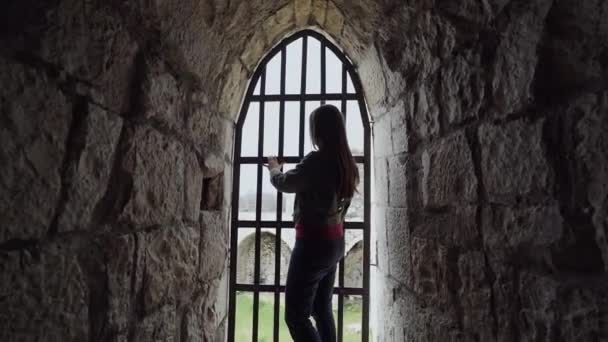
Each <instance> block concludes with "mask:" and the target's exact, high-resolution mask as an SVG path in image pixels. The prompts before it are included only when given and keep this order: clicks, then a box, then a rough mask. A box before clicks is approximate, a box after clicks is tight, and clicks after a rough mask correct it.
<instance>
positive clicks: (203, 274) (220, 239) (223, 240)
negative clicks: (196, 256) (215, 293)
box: [199, 210, 228, 281]
mask: <svg viewBox="0 0 608 342" xmlns="http://www.w3.org/2000/svg"><path fill="white" fill-rule="evenodd" d="M200 225H201V234H200V235H201V247H200V250H201V251H205V259H203V260H201V261H200V270H199V277H200V279H202V280H203V281H209V280H211V279H216V278H219V277H220V276H221V274H222V272H223V271H224V269H225V268H224V266H225V262H226V260H227V257H228V234H227V232H228V226H227V222H226V220H225V216H224V213H223V212H221V211H207V210H203V211H201V218H200Z"/></svg>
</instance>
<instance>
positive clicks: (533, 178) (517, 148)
mask: <svg viewBox="0 0 608 342" xmlns="http://www.w3.org/2000/svg"><path fill="white" fill-rule="evenodd" d="M543 123H544V120H542V119H541V120H538V121H536V122H526V121H524V120H523V119H520V120H517V121H513V122H509V123H507V124H505V125H503V126H495V125H490V124H484V125H482V126H481V127H480V128H479V132H478V134H479V143H480V145H481V173H482V175H483V182H484V186H485V189H486V191H487V194H488V198H489V200H490V201H491V202H494V203H512V202H513V201H514V200H515V199H516V198H517V197H520V196H531V195H539V194H540V195H547V194H550V193H551V192H552V186H553V173H552V170H551V168H550V166H549V163H548V162H547V160H546V157H545V152H544V149H543V141H542V135H543Z"/></svg>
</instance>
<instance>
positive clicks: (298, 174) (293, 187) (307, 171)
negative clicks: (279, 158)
mask: <svg viewBox="0 0 608 342" xmlns="http://www.w3.org/2000/svg"><path fill="white" fill-rule="evenodd" d="M311 159H312V153H309V154H308V155H306V157H304V159H302V161H300V163H298V164H297V165H296V167H295V168H294V169H292V170H289V171H287V172H285V173H283V172H281V170H280V168H279V167H276V168H272V169H270V183H272V185H273V186H274V187H275V188H277V190H279V191H281V192H288V193H291V192H301V191H303V190H305V189H306V188H307V187H308V186H309V185H310V183H311V173H312V170H311V163H312V160H311Z"/></svg>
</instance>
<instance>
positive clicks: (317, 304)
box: [312, 265, 336, 342]
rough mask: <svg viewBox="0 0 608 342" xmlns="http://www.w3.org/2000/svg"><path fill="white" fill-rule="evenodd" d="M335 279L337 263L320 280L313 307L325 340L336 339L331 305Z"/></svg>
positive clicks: (316, 320)
mask: <svg viewBox="0 0 608 342" xmlns="http://www.w3.org/2000/svg"><path fill="white" fill-rule="evenodd" d="M335 279H336V265H334V266H333V267H331V268H330V269H329V270H328V271H327V273H326V274H325V276H324V277H323V278H322V279H321V281H320V282H319V285H318V286H317V293H316V295H315V300H314V304H313V309H312V316H313V317H314V318H315V322H316V323H317V331H318V332H319V336H320V337H321V341H323V342H335V341H336V323H335V321H334V315H333V312H332V305H331V300H332V297H333V292H334V291H333V290H334V281H335Z"/></svg>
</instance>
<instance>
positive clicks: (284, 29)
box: [262, 3, 295, 46]
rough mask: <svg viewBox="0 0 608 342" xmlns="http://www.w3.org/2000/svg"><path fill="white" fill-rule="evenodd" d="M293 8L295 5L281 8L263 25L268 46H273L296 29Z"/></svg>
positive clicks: (289, 4)
mask: <svg viewBox="0 0 608 342" xmlns="http://www.w3.org/2000/svg"><path fill="white" fill-rule="evenodd" d="M293 6H294V5H293V4H291V3H288V4H287V5H285V6H283V7H281V8H280V9H278V10H277V11H276V12H275V13H274V14H273V15H271V16H270V17H268V19H266V20H265V21H264V23H263V24H262V29H263V30H264V33H265V34H266V43H267V44H268V46H273V45H274V43H276V42H278V41H279V40H281V39H282V38H283V37H284V36H285V35H286V34H287V33H288V32H289V31H290V30H291V29H292V28H293V27H294V20H295V19H294V15H295V14H294V10H293Z"/></svg>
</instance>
